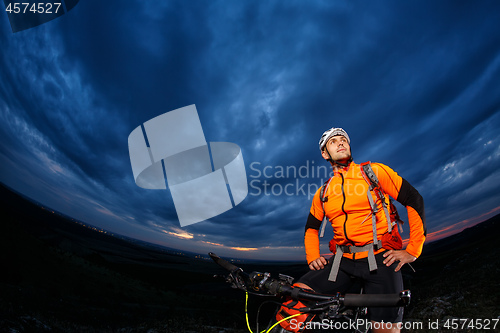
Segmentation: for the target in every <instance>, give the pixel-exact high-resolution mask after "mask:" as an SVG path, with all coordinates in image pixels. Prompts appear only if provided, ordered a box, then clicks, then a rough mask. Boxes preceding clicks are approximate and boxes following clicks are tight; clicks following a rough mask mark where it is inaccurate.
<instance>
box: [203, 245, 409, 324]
mask: <svg viewBox="0 0 500 333" xmlns="http://www.w3.org/2000/svg"><path fill="white" fill-rule="evenodd" d="M208 255H209V256H210V258H212V260H213V261H214V262H215V263H216V264H218V265H219V266H221V267H222V268H224V269H225V270H226V271H228V272H229V273H228V274H227V275H224V276H222V277H223V278H224V279H225V282H227V283H229V284H231V286H232V287H233V288H237V289H240V290H243V291H245V293H246V304H245V312H246V324H247V328H248V330H249V331H250V332H252V333H253V331H252V329H251V327H250V324H249V319H248V309H247V306H248V295H249V294H253V295H258V296H279V297H281V298H282V300H284V299H291V300H294V301H296V302H301V303H302V304H303V305H304V306H303V307H301V308H294V310H296V312H298V313H295V314H293V315H290V316H288V317H285V318H283V319H281V320H279V321H278V320H272V321H271V322H270V323H269V324H268V325H267V327H266V328H265V329H264V330H262V331H259V328H258V326H259V312H260V308H259V311H257V318H256V326H257V330H256V332H257V333H287V332H290V331H289V330H285V329H284V328H282V327H281V325H280V323H281V322H283V321H285V320H288V321H289V323H292V322H293V319H294V318H295V317H297V318H301V317H300V316H302V315H304V314H310V315H314V320H312V321H308V322H300V321H298V320H296V326H295V327H294V328H295V329H296V330H294V331H296V332H322V333H325V332H331V331H334V332H352V333H366V332H368V331H369V329H370V322H369V321H368V320H367V319H366V315H367V308H368V307H394V306H407V305H408V304H409V303H410V299H411V293H410V291H409V290H404V291H402V292H400V293H396V294H362V293H360V294H345V295H341V294H340V293H337V294H336V295H329V294H320V293H316V292H313V291H310V290H306V289H302V288H299V287H296V286H295V287H294V286H293V285H292V284H293V277H291V276H288V275H284V274H279V276H278V278H274V277H271V274H270V273H261V272H252V273H246V272H244V271H243V269H241V268H240V267H237V266H235V265H233V264H232V263H230V262H228V261H227V260H224V259H222V258H220V257H218V256H217V255H216V254H214V253H212V252H210V253H209V254H208ZM296 302H295V303H296ZM274 303H276V304H277V305H278V307H277V310H276V311H275V314H276V313H278V311H279V309H280V307H282V306H283V305H284V304H283V302H274ZM285 306H286V305H285ZM290 308H291V307H290ZM297 310H298V311H297ZM311 317H312V316H311Z"/></svg>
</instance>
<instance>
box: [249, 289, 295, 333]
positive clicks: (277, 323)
mask: <svg viewBox="0 0 500 333" xmlns="http://www.w3.org/2000/svg"><path fill="white" fill-rule="evenodd" d="M245 295H246V297H245V319H246V322H247V328H248V331H250V333H253V331H252V329H251V328H250V322H249V320H248V291H245ZM303 314H304V313H302V312H299V313H296V314H293V315H291V316H288V317H286V318H283V319H281V320H280V321H278V322H276V323H274V325H272V326H271V327H269V328H266V329H265V330H263V331H262V332H260V333H269V332H271V331H272V329H273V328H275V327H276V326H277V325H279V324H280V323H281V322H283V321H285V320H288V319H291V318H294V317H298V316H300V315H303ZM257 333H258V332H257Z"/></svg>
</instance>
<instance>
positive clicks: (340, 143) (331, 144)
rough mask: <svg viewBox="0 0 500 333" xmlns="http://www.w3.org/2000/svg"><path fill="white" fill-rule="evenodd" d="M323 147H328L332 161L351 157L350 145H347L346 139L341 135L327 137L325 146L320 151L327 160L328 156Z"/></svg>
mask: <svg viewBox="0 0 500 333" xmlns="http://www.w3.org/2000/svg"><path fill="white" fill-rule="evenodd" d="M325 149H328V152H329V153H330V156H331V157H332V159H333V160H334V161H346V160H348V159H349V158H350V157H351V146H349V142H347V139H346V138H345V137H344V136H341V135H337V136H332V137H331V138H330V139H328V141H327V142H326V145H325V148H323V150H322V151H321V155H322V156H323V158H324V159H325V160H328V159H329V158H330V156H328V153H327V152H326V151H325Z"/></svg>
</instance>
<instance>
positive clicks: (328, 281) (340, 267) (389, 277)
mask: <svg viewBox="0 0 500 333" xmlns="http://www.w3.org/2000/svg"><path fill="white" fill-rule="evenodd" d="M319 146H320V150H321V156H322V157H323V158H324V159H325V160H327V161H329V162H330V164H331V165H332V168H333V171H334V175H333V177H332V178H331V179H330V180H329V182H328V185H327V187H326V189H325V190H324V194H323V200H322V198H321V189H320V190H318V192H317V193H316V194H315V196H314V198H313V202H312V205H311V210H310V213H309V217H308V220H307V224H306V228H305V237H304V242H305V248H306V256H307V263H308V264H309V268H310V269H311V271H310V272H309V273H307V274H305V275H304V276H303V277H301V278H300V279H299V280H298V283H297V284H296V285H298V286H299V287H302V288H307V289H313V290H314V291H316V292H319V293H332V294H335V293H337V292H341V293H344V292H345V291H346V290H347V289H348V288H349V287H350V286H351V284H352V282H353V277H355V278H357V279H358V280H359V279H360V280H361V281H362V284H363V287H364V292H365V293H367V294H385V293H399V292H400V291H402V290H403V280H402V276H401V271H400V269H401V267H402V266H403V265H404V264H406V263H410V262H413V261H414V260H416V259H417V258H418V256H419V255H420V254H421V252H422V246H423V243H424V240H425V234H426V228H425V216H424V204H423V199H422V196H421V195H420V194H419V193H418V191H417V190H416V189H415V188H414V187H413V186H411V185H410V184H409V183H408V182H407V181H406V180H405V179H403V178H401V177H400V176H399V175H398V174H397V173H396V172H394V171H393V170H392V169H391V168H389V167H387V166H385V165H383V164H379V163H372V164H371V167H372V170H373V172H374V173H375V175H376V176H377V178H378V180H379V184H380V186H381V188H382V190H383V193H385V194H388V195H390V196H391V197H393V198H395V199H396V200H397V201H398V202H400V203H401V204H403V205H404V206H405V207H406V208H407V211H408V220H409V226H410V239H409V243H408V245H407V247H406V249H405V250H403V249H398V247H397V246H396V247H395V248H396V249H394V246H392V245H391V244H390V242H387V241H386V242H385V243H384V239H387V236H391V237H392V236H394V237H399V239H400V236H399V234H398V233H397V228H398V226H397V225H391V223H388V221H387V215H388V214H387V213H386V212H384V209H383V208H384V207H383V205H382V202H381V201H382V200H381V199H380V198H379V197H377V196H375V195H373V196H372V198H374V203H375V204H376V205H377V207H378V208H379V209H378V211H376V213H375V217H376V219H373V222H372V207H371V205H370V202H369V198H368V196H367V193H368V195H372V193H371V192H370V191H369V184H368V181H367V179H365V178H364V175H363V173H362V172H361V166H360V165H359V164H356V163H354V162H353V160H352V155H351V146H350V139H349V136H348V135H347V133H346V132H345V131H344V130H343V129H341V128H331V129H329V130H328V131H326V132H325V133H324V134H323V136H322V137H321V139H320V142H319ZM387 199H388V198H387ZM325 215H326V217H327V218H328V220H329V221H330V223H331V225H332V227H333V231H334V238H333V240H332V241H333V242H334V243H336V245H334V246H333V251H336V252H337V253H336V254H335V260H330V262H328V261H327V260H326V259H325V258H324V257H323V256H321V255H320V248H319V237H318V234H319V232H318V231H319V228H320V225H321V221H322V220H323V218H324V216H325ZM389 219H390V218H389ZM372 223H373V224H372ZM389 225H391V226H392V227H393V228H392V231H391V233H390V234H388V231H389V228H390V227H389ZM375 234H376V237H377V239H376V240H374V235H375ZM379 240H381V242H380V243H379ZM374 243H375V244H377V245H378V246H374ZM400 244H401V243H400ZM332 266H333V267H332ZM332 268H333V269H332ZM368 316H369V319H370V320H371V321H372V327H374V328H378V329H373V330H372V331H373V332H399V331H400V329H399V327H398V325H397V324H395V323H400V322H402V317H403V310H402V308H399V307H395V308H381V307H379V308H375V307H374V308H370V309H369V310H368ZM382 322H383V323H384V324H383V325H380V323H382ZM391 323H392V324H391Z"/></svg>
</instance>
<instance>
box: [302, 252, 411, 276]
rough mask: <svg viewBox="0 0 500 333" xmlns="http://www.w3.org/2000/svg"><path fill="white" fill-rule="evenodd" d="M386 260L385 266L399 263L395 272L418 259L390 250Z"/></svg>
mask: <svg viewBox="0 0 500 333" xmlns="http://www.w3.org/2000/svg"><path fill="white" fill-rule="evenodd" d="M384 258H385V260H384V264H385V265H386V266H391V265H392V264H393V263H394V262H395V261H399V264H398V266H397V267H396V269H395V270H394V271H395V272H397V271H399V270H400V269H401V267H403V265H404V264H408V263H410V262H414V261H415V260H417V258H415V257H414V256H412V255H411V254H409V253H408V252H406V250H389V251H387V252H385V253H384ZM310 266H311V265H309V267H310Z"/></svg>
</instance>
